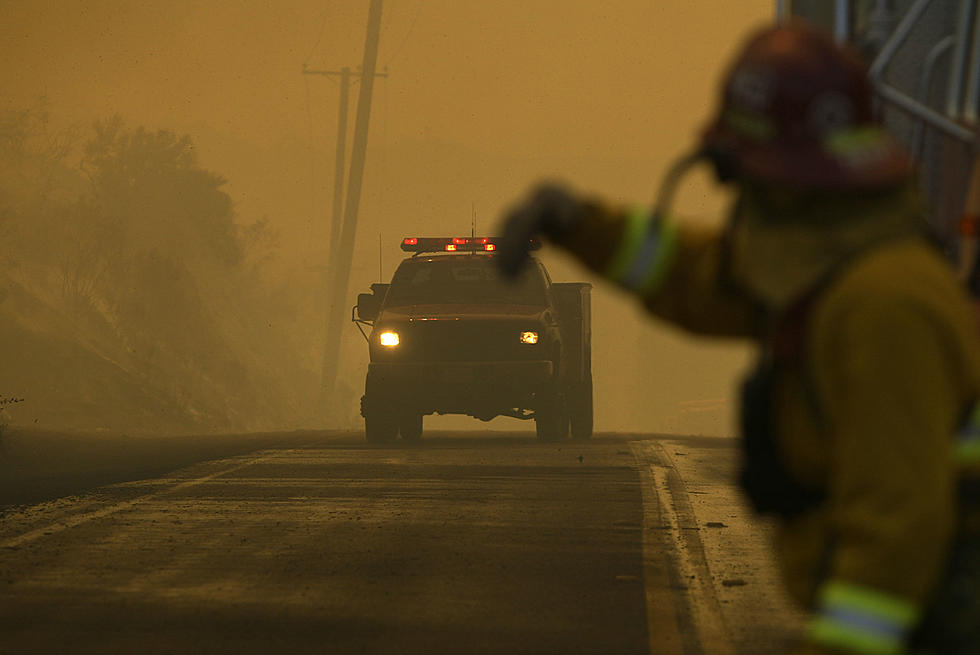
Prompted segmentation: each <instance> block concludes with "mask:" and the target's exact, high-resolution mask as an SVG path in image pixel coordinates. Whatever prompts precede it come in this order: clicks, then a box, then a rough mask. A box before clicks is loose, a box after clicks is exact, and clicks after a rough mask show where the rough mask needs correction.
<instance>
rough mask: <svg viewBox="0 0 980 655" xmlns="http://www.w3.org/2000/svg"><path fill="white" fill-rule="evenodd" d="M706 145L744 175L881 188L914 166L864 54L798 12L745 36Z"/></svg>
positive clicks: (812, 184)
mask: <svg viewBox="0 0 980 655" xmlns="http://www.w3.org/2000/svg"><path fill="white" fill-rule="evenodd" d="M703 145H704V146H706V147H707V148H708V149H709V150H710V151H714V152H716V153H720V154H721V155H723V156H724V155H727V156H728V157H731V158H733V159H734V162H733V163H734V165H735V166H736V168H737V170H738V171H739V172H740V173H741V174H743V175H745V176H746V177H749V178H756V179H760V180H764V181H767V182H775V183H781V184H787V185H789V186H795V187H799V188H811V189H846V188H870V187H879V186H884V185H888V184H894V183H896V182H899V181H901V180H903V179H906V178H907V177H908V176H909V175H910V174H911V172H912V165H911V160H910V159H909V157H908V155H907V154H906V152H905V150H904V149H903V148H902V147H901V146H900V145H899V144H898V143H897V142H896V141H895V140H894V138H892V137H891V136H890V135H889V134H888V133H887V132H885V130H883V129H882V128H881V127H879V126H877V125H876V124H875V121H874V119H873V116H872V109H871V83H870V80H869V79H868V75H867V73H866V72H865V67H864V65H863V63H862V62H861V60H860V59H859V58H858V57H857V56H856V55H855V54H853V53H852V52H851V51H849V50H847V49H845V48H841V47H840V46H839V45H837V43H836V42H835V41H834V40H833V38H832V37H831V36H830V35H829V34H827V33H825V32H823V31H821V30H820V29H818V28H816V27H814V26H812V25H809V24H807V23H805V22H803V21H798V20H794V21H790V22H789V23H788V24H786V25H783V26H780V27H776V28H769V29H765V30H763V31H761V32H759V33H757V34H756V35H755V36H753V37H752V38H750V39H749V41H748V44H747V45H746V46H745V48H744V49H743V50H742V52H741V54H740V55H739V56H738V58H737V59H736V60H735V63H734V65H733V66H732V68H731V70H730V71H729V73H728V75H727V77H726V81H725V85H724V87H723V90H722V95H721V110H720V112H719V114H718V116H717V118H716V119H715V121H714V122H713V123H712V124H711V125H709V126H708V129H707V130H706V131H705V134H704V137H703Z"/></svg>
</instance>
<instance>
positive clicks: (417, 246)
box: [402, 237, 541, 253]
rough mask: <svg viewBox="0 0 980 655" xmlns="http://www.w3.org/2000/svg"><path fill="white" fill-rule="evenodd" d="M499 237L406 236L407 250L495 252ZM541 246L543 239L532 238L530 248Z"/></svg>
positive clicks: (405, 247) (405, 248)
mask: <svg viewBox="0 0 980 655" xmlns="http://www.w3.org/2000/svg"><path fill="white" fill-rule="evenodd" d="M497 241H498V238H497V237H405V238H404V239H402V250H404V251H405V252H414V253H420V252H493V251H495V250H497ZM540 248H541V241H539V240H538V239H531V242H530V247H529V248H528V249H529V250H538V249H540Z"/></svg>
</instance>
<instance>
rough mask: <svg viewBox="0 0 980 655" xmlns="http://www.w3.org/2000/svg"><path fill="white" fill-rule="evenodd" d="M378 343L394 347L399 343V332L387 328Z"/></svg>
mask: <svg viewBox="0 0 980 655" xmlns="http://www.w3.org/2000/svg"><path fill="white" fill-rule="evenodd" d="M378 343H380V344H381V345H382V346H387V347H389V348H394V347H395V346H397V345H398V333H397V332H393V331H392V330H386V331H384V332H382V333H381V335H380V336H379V337H378Z"/></svg>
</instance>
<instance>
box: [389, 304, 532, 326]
mask: <svg viewBox="0 0 980 655" xmlns="http://www.w3.org/2000/svg"><path fill="white" fill-rule="evenodd" d="M545 313H549V310H548V308H547V307H541V306H540V305H508V304H499V305H498V304H494V305H485V304H484V305H477V304H473V305H405V306H401V307H386V308H385V309H384V310H382V312H381V315H380V316H379V317H378V321H379V322H380V321H391V322H398V323H402V322H413V321H460V320H481V321H493V320H514V319H524V320H541V319H542V318H543V315H544V314H545Z"/></svg>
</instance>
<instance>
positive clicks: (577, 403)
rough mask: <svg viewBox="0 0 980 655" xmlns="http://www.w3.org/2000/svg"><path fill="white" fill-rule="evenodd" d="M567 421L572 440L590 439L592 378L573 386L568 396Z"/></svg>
mask: <svg viewBox="0 0 980 655" xmlns="http://www.w3.org/2000/svg"><path fill="white" fill-rule="evenodd" d="M569 399H570V402H569V406H568V419H569V422H570V423H571V427H572V438H573V439H590V438H591V437H592V423H593V418H592V416H593V415H592V378H591V377H589V378H588V379H586V380H585V381H583V382H581V383H580V384H577V385H575V388H574V389H573V390H572V393H571V394H570V396H569Z"/></svg>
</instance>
